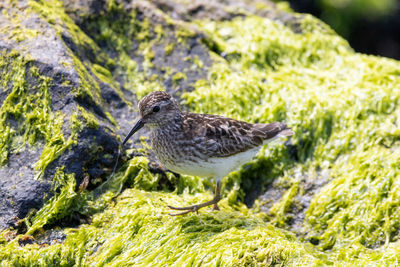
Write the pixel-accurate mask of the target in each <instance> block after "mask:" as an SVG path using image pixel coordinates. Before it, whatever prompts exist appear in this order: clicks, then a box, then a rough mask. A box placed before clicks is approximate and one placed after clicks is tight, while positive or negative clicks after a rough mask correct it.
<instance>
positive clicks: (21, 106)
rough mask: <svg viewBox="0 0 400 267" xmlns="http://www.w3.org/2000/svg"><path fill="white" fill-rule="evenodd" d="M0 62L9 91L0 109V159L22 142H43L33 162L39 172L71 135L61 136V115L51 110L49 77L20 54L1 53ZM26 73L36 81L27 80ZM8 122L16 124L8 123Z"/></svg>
mask: <svg viewBox="0 0 400 267" xmlns="http://www.w3.org/2000/svg"><path fill="white" fill-rule="evenodd" d="M0 61H1V63H0V69H1V74H0V75H1V76H2V77H3V79H2V86H3V88H8V90H9V93H8V95H7V97H6V99H5V100H4V102H3V104H2V106H1V108H0V125H1V126H0V127H1V128H2V129H5V130H4V132H3V133H2V135H1V139H0V140H1V141H0V155H1V158H0V162H1V163H2V164H4V163H6V162H7V159H8V155H9V153H10V152H14V151H18V150H21V149H23V148H24V147H25V144H28V145H32V146H33V145H38V144H39V145H40V144H41V143H42V141H44V148H43V152H42V155H41V156H40V159H39V161H38V162H37V163H36V164H35V168H36V170H37V171H38V175H40V174H41V173H42V172H43V171H44V170H45V168H46V167H47V166H48V164H49V163H50V162H52V161H53V160H54V159H56V158H57V157H58V156H59V155H60V154H61V153H62V152H63V151H64V150H65V149H66V148H68V147H69V146H71V145H72V144H73V142H74V141H73V137H70V138H69V139H68V140H65V139H64V136H63V132H62V126H63V123H64V121H63V115H62V114H61V113H53V112H52V111H51V98H50V94H49V87H50V85H51V79H50V78H49V77H46V76H42V75H40V73H39V69H38V68H36V67H34V66H32V67H30V62H29V60H26V59H25V58H23V57H22V56H16V55H10V54H7V53H3V54H2V55H1V58H0ZM27 76H29V77H32V78H33V79H35V81H36V83H33V84H31V83H29V82H28V81H27ZM12 121H16V122H17V124H16V125H17V126H12V125H14V124H12V123H11V122H12Z"/></svg>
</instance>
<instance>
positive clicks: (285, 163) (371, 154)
mask: <svg viewBox="0 0 400 267" xmlns="http://www.w3.org/2000/svg"><path fill="white" fill-rule="evenodd" d="M56 4H57V5H55V6H56V8H59V9H60V10H61V11H54V13H52V14H50V13H51V12H49V10H50V11H52V10H53V9H48V10H47V11H46V10H44V11H39V10H37V9H34V10H36V12H41V14H44V16H45V17H46V18H48V21H49V22H52V23H54V25H55V27H61V26H60V25H64V26H62V27H61V28H60V31H62V30H65V29H68V31H71V29H72V30H74V29H75V28H74V26H71V25H69V26H66V24H65V23H66V22H68V23H71V21H68V18H64V17H63V16H65V14H64V13H63V12H62V6H60V5H59V4H60V3H59V2H57V3H56ZM109 4H110V6H109V9H110V10H108V11H107V12H106V14H104V16H103V17H101V18H100V19H99V20H97V21H94V22H93V29H96V27H97V29H99V32H98V33H97V34H96V36H95V37H93V38H94V39H95V41H96V42H97V43H101V42H104V43H105V44H106V46H107V47H108V48H110V47H111V48H110V49H114V50H115V51H116V55H117V56H116V58H115V70H114V71H110V69H109V68H108V65H107V63H104V62H103V63H101V62H97V63H95V64H97V65H94V64H92V63H88V62H81V61H80V60H78V57H76V59H75V61H74V66H73V67H74V68H76V69H78V71H79V73H80V75H81V79H85V78H87V79H88V80H89V81H90V82H89V83H87V84H83V85H82V86H83V87H84V89H83V90H82V92H85V90H86V89H88V90H89V88H91V87H93V88H95V89H94V90H93V92H94V93H92V95H89V97H93V98H94V99H95V100H96V101H101V99H100V98H99V99H97V98H98V96H97V93H96V92H97V91H96V90H98V89H99V88H98V87H96V86H98V84H97V81H96V79H93V77H92V78H90V77H89V76H91V72H92V73H93V74H94V75H96V76H97V78H98V79H99V80H101V81H102V82H105V83H108V84H113V80H116V77H118V78H120V77H122V80H123V81H124V82H123V86H124V87H126V88H129V89H131V90H132V91H133V92H135V93H136V94H137V96H138V98H141V97H142V96H143V95H145V94H147V93H148V92H150V91H152V90H159V89H162V86H160V85H159V84H158V83H157V82H155V81H154V80H152V79H151V78H150V77H148V76H147V75H146V74H144V73H143V72H142V70H141V69H140V68H139V66H138V64H137V63H136V62H135V61H134V60H133V59H132V57H131V55H132V54H131V53H132V51H131V47H132V45H133V43H132V42H133V41H136V42H139V43H140V44H142V43H143V45H141V46H140V49H139V51H140V53H141V52H143V51H145V50H146V49H147V50H146V51H147V52H148V53H149V54H148V55H147V57H148V60H149V63H151V53H152V52H151V51H152V50H151V48H152V46H153V45H154V43H155V42H159V41H160V40H157V38H161V39H162V38H163V37H155V36H162V31H161V29H160V28H158V29H157V30H155V33H154V32H153V31H152V26H153V25H151V23H150V22H149V21H147V22H146V20H144V21H139V20H138V19H137V17H136V14H135V13H134V12H133V13H126V12H125V13H124V12H123V10H122V7H120V6H118V5H117V4H115V2H114V1H111V2H110V3H109ZM33 5H44V7H46V5H45V4H43V3H42V2H37V3H35V4H33ZM37 7H39V6H37ZM40 7H43V6H40ZM46 8H47V7H46ZM262 8H264V7H262ZM265 8H267V7H265ZM57 12H58V13H57ZM116 15H118V16H116ZM60 16H61V17H62V19H60ZM108 16H109V17H108ZM114 17H116V18H118V20H117V21H116V22H115V21H114V20H113V19H112V18H114ZM113 23H114V24H113ZM195 24H196V25H197V27H198V30H199V31H201V32H203V33H205V34H206V36H207V37H206V38H207V39H208V40H206V43H207V44H208V45H210V50H212V51H215V52H210V54H211V56H212V59H213V62H214V63H213V66H212V67H211V68H210V69H209V71H208V77H207V80H201V81H197V83H196V84H195V85H194V90H193V91H192V92H189V93H185V94H183V95H182V99H183V102H184V103H185V104H186V105H187V106H188V107H189V109H190V110H191V111H194V112H202V113H215V114H220V115H226V116H229V117H234V118H237V119H242V120H246V121H250V122H271V121H285V122H287V123H288V124H289V125H290V127H292V129H293V130H294V131H295V136H294V137H293V138H292V140H291V142H292V146H294V147H295V148H296V149H297V151H295V152H294V154H295V155H294V158H297V159H298V160H296V161H295V160H293V156H292V157H291V156H290V155H289V153H288V151H287V148H286V147H285V146H284V145H283V144H280V143H272V144H270V145H268V146H266V147H265V148H264V149H262V150H261V151H260V153H259V154H258V156H257V158H256V159H255V160H254V161H252V162H250V163H249V164H246V165H245V166H244V167H243V168H242V169H240V170H239V171H235V172H232V173H231V174H230V175H228V176H227V177H225V178H224V179H223V195H224V198H223V200H222V201H221V205H220V207H221V209H222V210H221V211H219V212H211V211H210V210H209V209H207V208H205V209H203V210H201V211H200V212H199V214H189V215H187V216H182V217H170V216H168V215H167V214H168V213H169V212H170V210H169V209H168V208H167V205H170V204H171V205H175V206H181V205H182V206H183V205H190V204H194V203H198V202H201V201H205V200H209V199H210V198H211V197H212V196H211V189H212V187H213V182H212V180H210V179H200V178H198V177H192V176H181V178H179V179H178V178H176V177H175V176H174V175H172V174H166V176H163V175H161V174H152V173H151V172H150V171H149V168H148V159H147V158H145V157H134V158H133V159H132V160H130V161H129V162H127V163H125V164H123V166H122V167H121V169H120V170H119V171H118V172H117V173H115V174H114V175H112V176H111V177H110V178H109V179H108V180H107V181H106V182H105V183H103V184H102V185H101V186H100V187H98V188H97V189H96V190H94V191H93V192H86V191H85V192H83V193H81V194H78V193H76V192H75V187H76V185H75V184H74V182H75V181H74V179H73V175H70V174H64V173H63V170H62V169H59V170H58V172H57V175H56V179H55V182H56V184H57V186H56V188H58V189H59V191H58V192H55V194H54V196H53V197H52V199H51V200H50V202H48V203H47V204H46V205H45V206H44V208H43V209H42V210H40V211H38V212H37V214H36V215H32V216H31V217H30V218H28V219H27V222H28V224H29V233H31V234H33V236H34V237H35V235H34V234H35V233H36V232H38V231H40V230H41V229H42V228H43V227H44V226H45V225H49V224H52V223H54V222H57V220H60V219H62V218H68V217H69V216H71V214H72V213H73V212H78V213H79V214H82V215H85V216H89V217H90V218H91V221H92V222H91V223H90V224H81V225H80V226H79V227H77V228H68V227H67V228H65V229H63V231H64V232H65V233H66V234H67V239H66V240H65V241H64V243H63V244H55V245H51V246H48V247H40V246H39V245H37V244H32V245H26V246H24V247H21V246H20V245H19V244H18V240H19V239H20V238H22V236H20V235H17V236H16V238H15V239H14V240H12V241H7V240H6V238H5V237H4V236H10V235H11V236H12V234H10V233H3V239H2V238H0V246H1V250H0V259H2V264H3V265H37V264H43V265H49V264H53V265H93V264H96V265H106V264H107V265H113V266H115V265H140V264H142V265H148V264H154V263H156V264H159V265H174V264H175V265H181V264H193V265H207V264H208V265H237V266H242V265H252V266H253V265H254V266H256V265H263V266H264V265H289V266H305V265H316V266H325V265H345V266H347V265H357V266H358V265H359V266H365V265H396V264H397V263H398V261H399V260H400V259H399V255H400V243H399V242H400V241H399V231H398V229H399V227H400V225H399V223H398V222H399V219H400V218H399V217H400V215H399V214H400V203H399V201H398V199H400V198H399V197H400V196H399V195H398V192H400V190H399V182H398V180H399V179H398V177H399V171H400V169H399V167H398V162H399V159H400V154H399V152H398V146H399V140H400V137H399V136H400V132H399V130H398V127H397V125H398V124H399V123H400V113H399V111H398V108H397V106H398V104H399V98H400V93H399V90H398V84H400V64H399V63H398V62H396V61H393V60H389V59H384V58H377V57H372V56H365V55H361V54H357V53H354V51H352V49H351V48H350V47H349V46H348V44H347V42H346V41H345V40H343V39H342V38H340V37H339V36H337V35H336V34H334V33H333V31H332V30H330V29H329V28H328V27H327V26H325V25H324V24H322V23H321V22H319V21H318V20H316V19H314V18H312V17H310V16H307V15H306V16H304V17H303V18H302V20H301V23H300V27H301V29H302V33H301V34H299V33H295V32H293V31H292V29H290V28H289V27H286V26H285V25H283V24H281V23H279V22H277V21H273V20H269V19H266V18H261V17H257V16H252V15H247V16H246V17H236V18H233V19H232V20H229V21H228V20H226V21H205V20H202V21H197V22H196V23H195ZM181 27H182V28H184V27H185V25H184V24H183V25H181ZM248 29H252V31H248ZM75 34H77V35H76V36H75V37H74V38H76V40H75V41H77V42H78V43H79V42H80V43H81V44H85V43H86V46H89V47H92V49H94V51H97V50H96V49H99V48H98V47H97V45H95V42H93V43H92V41H90V40H86V38H88V37H87V36H86V37H83V35H82V33H81V32H79V29H78V30H76V31H75ZM133 36H135V37H134V38H131V37H133ZM176 36H179V37H180V38H181V39H179V38H178V39H179V40H180V41H181V42H182V43H184V40H187V38H191V37H192V36H193V35H192V33H191V31H190V30H188V31H185V30H182V31H179V32H177V33H176ZM89 39H90V38H89ZM84 40H86V41H84ZM155 40H156V41H155ZM92 44H94V46H92ZM140 44H139V45H140ZM114 50H113V51H114ZM220 54H222V55H224V58H222V57H220V56H219V55H220ZM8 57H12V63H11V61H10V59H7V57H3V58H4V60H2V61H0V66H1V67H0V70H1V71H2V74H1V75H2V77H4V79H3V80H2V83H3V84H4V85H3V84H2V87H3V88H6V90H11V89H12V88H13V90H17V89H18V90H19V91H15V92H18V93H19V94H20V95H22V96H24V95H25V93H24V92H25V91H24V90H25V89H24V88H26V85H25V83H26V79H25V78H24V76H25V75H27V72H26V71H25V68H20V67H21V66H23V64H24V62H23V61H21V60H22V59H21V58H19V57H18V56H16V55H12V56H11V54H10V55H8ZM106 61H107V60H106ZM199 64H200V63H199ZM145 68H146V67H145ZM10 70H11V71H10ZM88 70H90V71H88ZM144 71H146V69H145V70H144ZM168 71H169V72H171V70H168V69H167V70H166V73H167V72H168ZM31 73H32V74H29V75H34V76H35V77H37V79H38V81H40V83H39V84H41V86H40V88H42V89H43V94H41V95H40V97H39V98H40V99H41V101H39V102H41V103H48V102H49V101H50V100H49V99H48V95H47V94H46V93H45V91H46V90H47V89H45V88H48V82H49V81H47V82H46V79H45V78H40V73H39V74H38V70H37V69H35V68H33V69H32V71H31ZM86 75H88V76H86ZM183 77H184V76H183V75H181V76H179V75H178V76H177V77H175V79H176V80H179V79H182V78H183ZM178 78H179V79H178ZM10 81H12V86H11V83H10ZM46 84H47V87H46V86H45V85H46ZM96 84H97V85H96ZM38 88H39V87H38ZM85 88H86V89H85ZM18 97H20V96H18ZM19 99H20V98H19ZM46 99H47V100H46ZM11 100H12V95H11V97H10V99H6V100H5V102H4V103H7V102H6V101H11ZM46 101H47V102H46ZM18 103H20V102H18ZM21 103H22V102H21ZM24 103H26V102H24ZM10 106H11V105H10ZM22 106H23V105H22ZM44 106H46V105H44ZM19 108H22V107H21V106H19ZM22 110H23V108H22ZM1 114H3V113H1ZM4 114H5V113H4ZM15 114H17V115H18V114H19V115H18V116H21V114H22V112H19V113H18V112H15ZM50 115H51V113H50V114H49V115H48V116H49V118H51V119H52V120H51V121H52V122H54V123H55V124H56V125H59V124H60V125H61V121H62V117H61V116H59V117H57V116H58V114H53V116H54V117H51V116H50ZM86 115H87V114H86ZM86 115H85V114H83V113H82V114H81V113H80V112H77V113H76V114H74V115H72V116H71V118H70V121H69V123H70V125H69V127H70V128H72V129H73V131H74V132H79V131H80V130H81V129H82V127H83V124H82V122H83V123H88V124H89V125H90V124H91V123H93V125H95V123H96V119H95V118H93V117H91V116H90V115H89V116H86ZM2 116H3V115H2ZM4 116H5V115H4ZM46 116H47V115H46ZM80 116H83V117H85V116H86V119H85V120H86V121H85V120H83V119H81V118H80ZM56 117H57V118H59V120H58V121H57V120H56V119H54V118H56ZM0 118H2V117H1V116H0ZM18 119H21V120H25V119H26V118H25V117H19V118H18ZM33 121H36V120H30V123H31V124H32V122H33ZM39 121H40V120H39ZM4 125H5V127H4V128H3V127H2V128H3V129H6V131H4V132H5V134H3V135H2V138H5V139H2V140H6V141H2V143H0V144H1V145H3V147H6V148H5V149H4V150H1V151H6V153H7V151H9V148H10V147H14V142H15V143H16V144H17V146H18V145H19V144H21V143H22V141H21V138H22V137H19V139H18V138H14V137H15V136H24V138H26V140H30V137H31V136H33V137H32V138H33V140H37V139H40V138H43V137H40V138H39V136H40V135H35V134H34V133H36V132H35V129H36V128H35V127H36V126H35V127H33V128H32V127H31V128H29V130H26V129H25V128H24V129H23V130H21V133H25V132H28V134H27V135H25V134H24V135H22V134H20V135H17V134H16V131H15V129H11V128H10V127H9V128H7V127H6V126H7V124H4ZM28 125H29V124H28ZM32 125H36V124H32ZM52 127H55V129H58V128H57V127H56V126H54V125H52ZM38 129H41V128H40V127H39V128H38ZM46 129H47V128H46ZM56 133H57V132H56ZM45 136H46V135H45ZM57 136H58V133H57ZM60 138H61V137H60ZM44 139H45V140H47V139H46V137H44ZM10 140H11V141H10ZM50 140H51V139H50ZM60 140H61V141H60V144H62V145H65V144H67V143H68V142H67V141H65V140H63V139H60ZM49 144H53V145H56V144H57V142H50V143H49ZM17 146H16V147H17ZM136 152H137V151H136ZM141 152H144V151H143V150H142V151H141ZM320 172H324V173H328V174H329V180H328V181H327V184H326V186H324V187H323V188H322V189H321V191H320V192H319V193H317V194H316V195H315V196H312V199H311V204H310V207H309V209H308V210H307V211H306V214H305V215H306V219H305V221H304V223H303V227H304V231H305V232H307V233H308V234H307V235H306V236H305V237H304V238H299V237H296V236H294V234H292V233H290V232H288V231H286V230H282V229H281V228H288V229H290V225H288V220H287V215H288V213H289V212H290V211H292V208H293V206H294V205H293V204H294V198H295V197H297V196H298V195H299V194H302V191H303V190H302V188H303V183H304V179H306V178H307V179H310V180H313V179H319V177H318V176H317V174H318V173H320ZM305 177H306V178H305ZM274 179H282V180H285V181H286V180H287V181H290V187H289V189H288V190H287V191H286V193H285V194H284V195H283V196H282V198H281V199H280V201H279V202H278V203H277V204H276V205H274V206H273V207H272V208H271V210H270V216H265V214H262V213H260V212H258V211H257V210H255V209H248V208H247V207H246V206H245V205H244V204H243V203H242V202H240V201H239V202H238V201H237V199H243V195H244V192H245V191H244V189H245V188H251V187H252V186H255V185H254V184H256V183H257V182H259V183H260V185H258V184H257V185H256V186H259V187H262V186H265V185H268V184H269V183H271V181H273V180H274ZM168 184H172V185H174V186H175V187H173V188H174V189H172V190H174V191H172V192H171V186H168ZM316 184H317V183H316ZM241 188H242V189H241ZM309 241H311V242H312V244H315V245H312V244H311V243H310V242H309Z"/></svg>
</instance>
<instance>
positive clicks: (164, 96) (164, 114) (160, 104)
mask: <svg viewBox="0 0 400 267" xmlns="http://www.w3.org/2000/svg"><path fill="white" fill-rule="evenodd" d="M138 108H139V115H140V118H139V119H138V121H137V122H136V124H135V126H133V128H132V130H131V131H130V133H129V134H128V135H127V136H126V138H125V140H124V142H123V143H122V145H124V144H125V143H126V142H127V141H128V139H129V138H130V137H131V136H132V135H133V134H134V133H135V132H137V131H138V130H139V129H140V128H142V127H143V126H145V125H146V126H148V127H150V128H156V127H160V126H162V125H163V124H165V123H168V122H170V121H172V120H174V119H175V118H176V116H178V115H179V114H180V113H181V111H180V109H179V106H178V104H177V103H176V101H175V99H173V98H172V96H171V95H170V94H168V93H166V92H163V91H155V92H151V93H150V94H148V95H146V96H145V97H144V98H142V100H140V102H139V104H138Z"/></svg>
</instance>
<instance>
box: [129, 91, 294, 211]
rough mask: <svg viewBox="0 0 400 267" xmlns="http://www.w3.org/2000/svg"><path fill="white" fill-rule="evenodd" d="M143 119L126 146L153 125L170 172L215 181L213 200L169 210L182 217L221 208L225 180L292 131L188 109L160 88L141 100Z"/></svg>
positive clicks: (153, 143) (158, 153) (152, 136)
mask: <svg viewBox="0 0 400 267" xmlns="http://www.w3.org/2000/svg"><path fill="white" fill-rule="evenodd" d="M138 107H139V113H140V118H139V119H138V120H137V121H136V123H135V125H134V126H133V128H132V130H131V131H130V132H129V134H128V135H127V136H126V138H125V140H124V141H123V143H122V146H124V145H125V143H126V142H127V141H128V139H129V138H130V137H131V136H132V135H133V134H134V133H135V132H137V131H138V130H139V129H141V128H142V127H143V126H147V127H148V128H149V129H150V140H151V146H152V148H153V150H154V152H155V155H156V157H157V158H158V160H159V161H160V162H161V163H162V164H163V165H164V166H165V167H166V168H167V169H169V170H171V171H173V172H176V173H180V174H187V175H193V176H200V177H213V178H215V180H216V187H215V194H214V198H213V199H212V200H210V201H207V202H204V203H200V204H197V205H193V206H188V207H173V206H168V207H169V208H170V209H173V210H179V211H183V212H180V213H175V214H170V215H172V216H175V215H183V214H187V213H189V212H195V211H198V210H199V209H201V208H203V207H206V206H210V205H213V209H214V210H219V208H218V202H219V200H220V199H221V197H220V187H221V182H220V181H221V179H222V178H223V177H224V176H226V175H227V174H229V173H230V172H232V171H234V170H235V169H237V168H238V167H240V166H241V165H242V164H244V163H246V162H248V161H249V160H251V159H252V158H253V157H254V156H255V155H256V154H257V152H258V151H259V150H260V148H261V147H262V146H263V145H265V144H266V143H268V142H270V141H272V140H274V139H277V138H279V137H285V136H290V135H293V131H292V130H290V129H289V128H287V126H286V124H285V123H282V122H273V123H269V124H263V123H255V124H251V123H247V122H244V121H238V120H234V119H231V118H226V117H222V116H218V115H210V114H196V113H188V112H183V111H181V109H180V108H179V105H178V103H177V101H176V100H175V99H174V98H172V97H171V95H169V94H168V93H166V92H162V91H155V92H152V93H149V94H148V95H146V96H145V97H144V98H143V99H142V100H141V101H140V102H139V104H138Z"/></svg>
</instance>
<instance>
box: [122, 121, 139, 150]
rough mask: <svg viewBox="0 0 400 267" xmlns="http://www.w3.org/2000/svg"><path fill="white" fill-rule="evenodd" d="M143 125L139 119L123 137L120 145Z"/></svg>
mask: <svg viewBox="0 0 400 267" xmlns="http://www.w3.org/2000/svg"><path fill="white" fill-rule="evenodd" d="M143 126H144V122H143V119H139V120H138V121H137V122H136V124H135V126H133V128H132V130H131V131H130V132H129V134H128V135H127V136H126V137H125V140H124V142H122V146H124V145H125V143H126V142H128V140H129V138H130V137H131V136H132V135H133V134H134V133H136V132H137V131H138V130H140V128H142V127H143Z"/></svg>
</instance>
